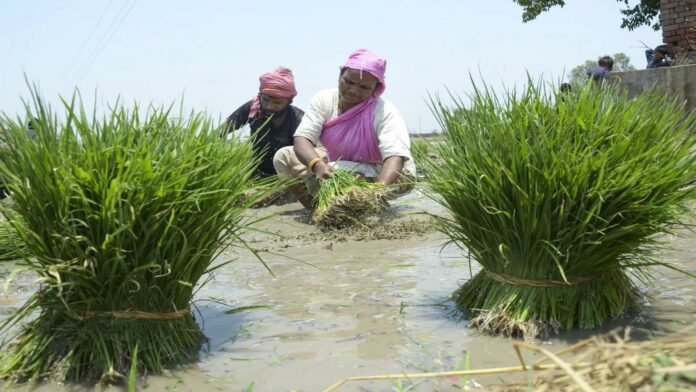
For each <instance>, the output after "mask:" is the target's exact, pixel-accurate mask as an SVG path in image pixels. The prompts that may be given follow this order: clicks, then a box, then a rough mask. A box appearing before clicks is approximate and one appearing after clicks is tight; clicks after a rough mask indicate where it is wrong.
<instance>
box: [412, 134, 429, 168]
mask: <svg viewBox="0 0 696 392" xmlns="http://www.w3.org/2000/svg"><path fill="white" fill-rule="evenodd" d="M411 156H412V157H413V160H414V161H415V163H416V166H417V167H422V166H423V165H424V164H425V162H426V161H427V160H428V159H430V157H429V156H430V143H428V141H427V140H425V139H423V138H413V139H411Z"/></svg>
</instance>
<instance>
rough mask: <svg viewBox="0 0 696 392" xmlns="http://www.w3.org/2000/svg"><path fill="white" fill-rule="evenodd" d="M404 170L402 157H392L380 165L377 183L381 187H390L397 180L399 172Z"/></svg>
mask: <svg viewBox="0 0 696 392" xmlns="http://www.w3.org/2000/svg"><path fill="white" fill-rule="evenodd" d="M403 168H404V157H401V156H398V155H393V156H390V157H389V158H387V159H385V160H384V162H383V163H382V170H380V172H379V176H378V177H377V182H379V183H380V184H382V185H391V184H394V183H395V182H397V181H398V180H399V177H400V176H401V170H402V169H403Z"/></svg>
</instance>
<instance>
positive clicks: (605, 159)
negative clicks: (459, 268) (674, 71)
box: [428, 83, 696, 336]
mask: <svg viewBox="0 0 696 392" xmlns="http://www.w3.org/2000/svg"><path fill="white" fill-rule="evenodd" d="M433 108H434V111H435V112H436V114H437V116H438V119H439V121H440V122H441V125H442V127H443V129H444V130H446V133H445V135H444V138H445V140H444V142H443V143H442V144H440V145H439V147H438V148H437V151H438V153H439V155H440V156H441V158H442V159H443V161H444V163H443V164H438V165H429V167H428V170H429V172H430V177H429V187H430V189H431V191H432V192H431V196H432V197H433V198H434V199H435V200H437V201H438V202H439V203H441V205H442V206H444V208H445V209H446V210H447V211H448V212H449V216H448V217H441V218H437V228H438V229H439V230H440V231H441V232H443V233H445V234H446V235H447V236H449V238H450V239H451V241H452V242H453V243H456V244H458V245H459V246H461V247H462V248H463V249H465V250H466V251H467V252H468V254H469V255H470V256H471V258H473V260H475V261H476V262H478V263H479V264H480V266H481V267H482V268H483V269H482V270H481V271H480V272H478V273H477V274H476V275H475V276H473V277H472V278H471V279H470V280H468V281H467V282H465V283H464V284H463V285H462V286H461V287H460V288H459V289H458V290H457V291H456V292H455V293H454V294H453V299H454V300H455V301H456V303H457V305H458V307H459V308H460V309H462V310H464V311H465V312H466V314H467V315H468V316H469V317H471V320H470V323H469V325H470V326H472V327H477V328H479V329H481V330H483V331H488V332H491V333H504V334H509V335H525V336H537V335H545V334H548V333H555V332H557V331H558V330H559V329H571V328H593V327H597V326H600V325H602V324H603V323H605V322H606V321H607V320H608V319H613V318H616V317H619V316H622V315H624V314H625V313H626V312H627V311H630V310H632V309H635V305H636V304H637V301H639V299H640V292H639V290H638V289H637V284H639V283H641V284H648V283H650V282H651V280H652V276H651V269H652V268H653V267H655V266H665V267H668V268H675V267H674V266H672V265H670V264H668V263H667V262H665V261H664V260H661V259H659V257H657V256H656V255H657V253H656V252H657V251H659V250H660V249H661V248H663V247H664V246H665V243H664V242H662V241H661V240H662V239H663V238H664V237H665V236H664V234H665V233H672V232H674V229H675V228H677V227H680V226H682V225H681V224H680V223H679V222H683V221H684V219H685V218H687V217H691V216H692V211H691V209H690V203H691V202H693V201H694V199H696V191H695V190H694V187H689V186H684V185H685V184H687V183H689V182H690V181H691V180H692V179H693V178H695V177H696V155H695V154H694V152H695V151H696V137H694V136H696V135H694V132H695V130H696V129H695V126H696V119H695V118H694V115H693V114H687V113H685V111H684V110H683V107H682V106H681V105H679V104H677V103H676V102H674V101H670V100H667V99H665V98H664V96H663V95H662V94H660V93H659V92H649V93H645V94H643V95H640V96H638V97H636V98H633V99H629V98H628V97H627V96H626V95H625V94H624V93H622V92H621V91H619V90H618V89H617V88H614V87H611V86H606V87H605V88H602V89H599V88H597V87H595V86H593V85H591V84H590V85H588V86H586V87H585V88H584V89H582V90H581V91H578V92H577V93H575V94H574V95H572V96H571V95H566V96H564V97H563V98H562V99H561V97H558V99H557V97H556V96H555V95H554V94H553V93H550V92H547V91H545V89H544V88H542V87H539V86H534V85H533V83H530V84H529V86H528V87H526V88H525V89H524V90H523V91H522V92H519V91H518V92H515V91H508V92H507V93H506V94H505V95H504V96H503V97H502V98H500V97H499V96H497V95H496V94H495V93H494V92H492V91H491V90H490V89H489V88H487V87H486V88H484V89H478V88H477V89H476V90H475V93H474V94H473V95H472V96H471V97H470V103H468V104H467V105H465V104H464V102H463V101H462V100H460V99H457V100H455V104H454V105H452V106H449V105H448V106H446V105H444V104H443V103H442V102H441V101H435V102H434V104H433Z"/></svg>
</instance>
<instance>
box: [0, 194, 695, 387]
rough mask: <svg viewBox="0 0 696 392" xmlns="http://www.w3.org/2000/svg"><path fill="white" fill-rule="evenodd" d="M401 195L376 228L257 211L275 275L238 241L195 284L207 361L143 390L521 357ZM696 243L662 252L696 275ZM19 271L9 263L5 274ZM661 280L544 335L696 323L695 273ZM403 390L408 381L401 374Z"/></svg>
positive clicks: (5, 301) (296, 383)
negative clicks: (455, 296) (477, 311)
mask: <svg viewBox="0 0 696 392" xmlns="http://www.w3.org/2000/svg"><path fill="white" fill-rule="evenodd" d="M391 203H392V206H393V211H394V213H393V214H392V215H390V216H387V217H384V218H383V222H382V223H383V225H382V226H381V227H380V228H379V229H374V228H361V229H354V230H343V231H339V232H334V231H323V230H319V229H317V228H316V227H315V226H314V225H313V224H312V223H311V216H310V214H309V213H307V212H306V211H304V210H303V209H302V208H301V206H300V205H299V204H297V203H290V204H285V205H283V206H271V207H266V208H262V209H258V210H253V211H252V214H254V215H255V216H256V217H268V218H266V219H265V220H263V221H262V222H260V223H259V230H260V231H257V232H251V233H248V234H246V235H245V236H244V239H245V240H246V241H247V242H248V244H249V245H250V246H253V247H255V248H258V249H260V250H262V253H261V255H262V257H263V259H264V261H265V262H266V264H267V265H268V267H270V269H271V271H272V272H273V275H272V274H271V273H269V272H268V271H267V270H266V268H265V267H264V266H263V265H262V264H261V263H260V262H258V260H256V259H255V257H254V256H253V255H252V254H251V253H250V252H249V251H248V250H246V249H244V248H243V247H239V246H233V247H230V248H229V249H228V250H227V251H226V252H225V253H224V254H222V255H221V256H220V259H219V261H220V262H223V261H226V260H231V259H232V260H234V261H233V262H232V263H230V264H228V265H227V266H225V267H223V268H221V269H219V270H217V271H216V272H215V274H214V275H213V277H212V279H211V280H210V281H209V282H208V283H207V284H206V285H205V286H203V287H201V288H200V290H199V291H198V293H197V294H196V298H195V300H196V302H195V304H196V309H197V312H198V313H197V314H196V319H197V320H200V325H201V327H202V329H203V331H204V333H205V334H206V336H207V337H208V341H207V343H206V344H205V345H204V346H203V347H202V348H201V350H200V353H199V358H198V359H197V360H196V361H193V362H192V363H191V364H187V365H183V366H180V367H177V368H174V369H171V370H170V371H169V372H168V373H167V374H165V375H161V376H149V377H147V378H145V379H142V380H140V381H139V390H145V391H209V390H210V391H216V390H217V391H291V390H296V391H320V390H322V389H324V388H326V387H328V386H330V385H332V384H334V383H335V382H337V381H339V380H341V379H342V378H345V377H349V376H358V375H373V374H391V373H404V372H421V371H443V370H455V369H464V368H466V367H469V368H472V369H481V368H491V367H502V366H515V365H518V364H519V362H518V359H517V358H516V355H515V353H514V351H513V348H512V343H513V342H514V341H513V340H511V339H509V338H504V337H491V336H486V335H482V334H480V333H478V332H476V331H475V330H472V329H468V328H467V321H466V320H464V319H462V318H461V316H460V314H459V313H458V312H457V311H456V310H455V309H454V307H453V304H452V302H451V301H450V300H449V296H450V294H451V293H452V291H454V290H455V289H456V288H457V287H458V286H459V285H461V284H462V283H463V282H465V281H466V280H467V279H469V277H470V276H471V273H475V272H476V271H478V269H479V267H478V265H476V264H475V263H473V264H472V265H469V263H468V260H467V258H466V257H465V253H464V252H463V251H462V250H461V249H458V248H457V247H455V246H453V245H445V244H446V242H447V239H446V238H445V237H444V236H443V235H442V234H440V233H438V232H436V231H435V230H433V229H432V228H431V227H430V226H429V225H428V222H429V220H430V215H429V214H441V213H442V211H441V210H440V209H439V208H438V207H437V206H436V205H434V204H433V203H432V202H431V201H429V200H428V199H427V198H425V197H424V196H423V195H422V194H421V193H420V192H418V191H414V192H412V193H411V194H409V195H407V196H405V197H403V198H401V199H399V200H396V201H393V202H391ZM424 212H425V213H424ZM695 239H696V234H694V233H692V232H684V233H683V236H682V237H673V238H672V237H671V238H669V241H670V243H671V245H672V247H673V248H674V249H675V250H672V251H669V252H666V253H665V254H664V255H663V257H664V258H665V259H667V260H669V261H672V262H673V263H675V264H676V265H677V266H679V267H681V268H683V269H685V270H687V271H690V272H696V255H695V254H694V252H693V247H694V245H693V244H694V240H695ZM11 267H12V266H11V265H0V274H5V275H7V272H8V271H9V270H11ZM3 271H4V272H3ZM656 278H657V279H656V282H655V286H654V287H646V288H645V294H646V296H647V298H649V299H647V300H646V302H645V304H644V307H643V310H642V311H641V312H640V313H639V314H637V315H633V316H631V317H628V318H626V319H622V320H616V321H614V322H612V323H610V324H609V325H607V326H605V327H604V328H601V329H597V330H593V331H573V332H566V333H563V334H561V335H559V336H556V337H554V338H552V339H548V340H537V341H535V343H538V344H542V345H544V347H545V348H548V349H550V350H551V351H556V350H559V349H561V348H563V347H565V346H567V345H569V344H572V343H575V342H577V341H579V340H582V339H585V338H587V337H588V336H590V335H591V334H593V333H603V332H607V331H609V330H611V329H613V328H616V327H619V326H626V325H630V326H632V327H633V328H634V329H635V330H637V331H639V334H638V336H639V338H647V337H649V336H650V335H651V334H661V333H664V332H667V331H670V330H675V329H680V328H682V327H683V326H685V325H692V324H694V323H696V317H695V314H696V312H695V311H696V282H695V281H694V279H693V278H690V277H688V276H686V275H682V274H679V273H677V272H674V271H671V270H658V271H657V274H656ZM35 285H36V283H35V282H34V278H33V277H32V276H31V275H30V274H19V275H18V276H17V277H16V278H15V279H14V281H13V282H12V283H11V284H10V290H9V292H8V294H6V295H5V294H3V295H0V318H1V317H2V315H3V314H6V313H7V312H9V311H10V310H11V309H12V308H15V307H17V306H19V305H20V304H21V303H22V301H23V300H24V299H26V297H27V296H28V295H29V294H30V293H31V292H32V290H34V287H36V286H35ZM2 338H5V337H3V336H0V339H2ZM533 358H534V355H532V354H529V355H528V359H533ZM517 377H519V376H507V377H498V376H488V377H477V378H475V379H474V380H467V379H463V378H444V379H435V380H422V381H418V380H414V384H416V385H415V386H413V389H410V390H416V391H431V390H437V391H450V390H461V388H463V387H464V386H465V385H470V386H471V385H474V383H476V384H483V385H487V384H492V383H497V382H499V381H500V380H510V379H517ZM407 386H412V384H411V383H409V382H403V383H402V384H401V387H402V388H406V387H407ZM397 387H398V385H397V383H392V382H389V381H369V382H351V383H348V384H346V385H344V386H343V387H341V388H340V389H339V391H391V390H398V388H397ZM15 389H16V390H35V391H85V390H93V389H95V390H105V391H106V390H109V391H111V390H120V389H121V388H119V387H113V386H110V387H101V386H97V387H95V388H93V387H88V386H81V385H56V384H43V385H39V386H32V387H30V388H29V387H27V386H22V387H19V388H15Z"/></svg>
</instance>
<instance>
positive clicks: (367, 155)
mask: <svg viewBox="0 0 696 392" xmlns="http://www.w3.org/2000/svg"><path fill="white" fill-rule="evenodd" d="M344 68H351V69H356V70H359V71H360V72H361V73H362V72H363V71H366V72H369V73H370V74H371V75H373V76H374V77H376V78H377V80H379V83H380V85H379V87H377V88H376V89H375V92H374V95H373V96H372V97H370V98H368V99H366V100H365V101H363V102H361V103H360V104H358V105H355V106H353V107H352V108H350V109H349V110H348V111H346V112H345V113H342V114H341V115H340V116H338V117H336V118H334V119H333V120H331V121H329V122H327V123H326V124H324V129H323V130H322V132H321V135H320V136H319V140H321V144H323V145H324V147H325V148H326V152H327V157H328V159H329V160H330V161H336V160H344V161H353V162H368V163H381V162H382V154H381V153H380V150H379V140H377V133H376V131H375V123H374V117H375V106H377V97H379V96H380V95H382V93H383V92H384V89H385V87H386V86H385V84H384V73H385V71H386V69H387V60H385V59H384V58H382V57H379V56H377V55H376V54H374V53H372V52H370V51H369V50H367V49H358V50H356V51H355V52H353V53H351V54H350V56H348V61H346V64H345V65H344V66H343V67H341V69H344ZM361 76H362V75H361Z"/></svg>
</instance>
